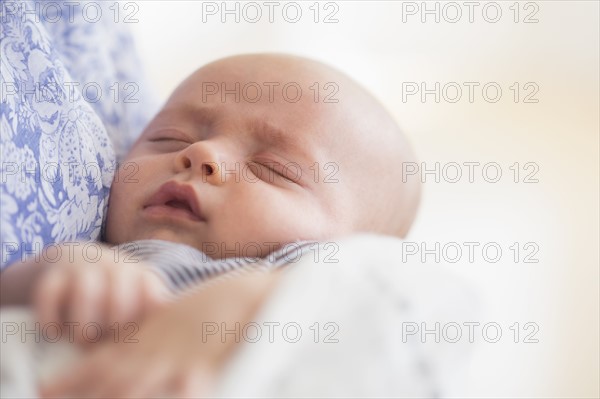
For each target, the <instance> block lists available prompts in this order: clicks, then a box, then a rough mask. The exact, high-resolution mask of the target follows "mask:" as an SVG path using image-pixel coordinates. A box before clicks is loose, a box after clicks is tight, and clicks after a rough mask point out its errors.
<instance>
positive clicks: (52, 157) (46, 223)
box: [0, 1, 156, 268]
mask: <svg viewBox="0 0 600 399" xmlns="http://www.w3.org/2000/svg"><path fill="white" fill-rule="evenodd" d="M111 7H112V8H111ZM115 7H122V4H120V3H117V2H55V1H53V2H44V1H14V2H11V1H2V2H1V3H0V178H1V179H0V244H1V248H0V251H1V254H0V255H1V259H0V267H2V268H4V267H5V266H7V265H10V264H11V263H13V262H15V261H18V260H20V259H22V258H25V257H26V256H28V255H31V254H33V253H37V252H39V251H40V250H41V248H42V247H43V246H45V245H47V244H50V243H54V242H65V241H75V240H77V241H81V240H95V239H98V238H99V236H100V233H101V226H102V222H103V218H104V214H105V211H106V205H107V200H108V193H109V188H110V184H111V181H112V178H113V174H114V172H115V170H116V165H117V161H118V159H120V157H121V156H122V155H123V154H124V153H125V152H126V150H127V148H128V147H129V146H130V145H131V144H132V142H133V141H134V140H135V138H136V137H137V135H138V134H139V133H140V132H141V130H142V128H143V126H144V125H145V123H146V122H147V121H148V120H149V119H150V117H151V116H152V113H153V111H154V110H155V109H156V103H155V102H154V101H151V100H150V99H151V98H152V97H151V96H149V95H148V94H147V93H148V92H151V90H149V88H148V86H145V85H144V84H143V82H142V81H141V80H140V76H141V74H140V63H139V61H138V59H137V57H136V55H135V51H134V46H133V42H132V38H131V36H130V35H129V33H128V30H127V28H128V26H127V25H126V24H125V23H124V21H123V19H122V18H121V20H117V22H115V18H114V16H115V15H116V14H115ZM98 10H99V11H98ZM95 11H97V12H95Z"/></svg>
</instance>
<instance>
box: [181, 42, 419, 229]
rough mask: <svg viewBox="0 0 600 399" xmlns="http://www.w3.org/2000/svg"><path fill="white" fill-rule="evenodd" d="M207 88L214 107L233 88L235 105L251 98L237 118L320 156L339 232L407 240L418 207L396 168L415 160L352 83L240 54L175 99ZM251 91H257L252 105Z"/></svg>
mask: <svg viewBox="0 0 600 399" xmlns="http://www.w3.org/2000/svg"><path fill="white" fill-rule="evenodd" d="M207 82H212V83H216V84H217V85H215V87H218V88H219V90H221V93H217V94H216V96H217V97H215V98H219V97H218V96H219V94H220V95H221V97H220V99H221V100H222V101H221V102H231V101H233V97H232V96H231V95H230V94H231V91H232V90H234V85H235V83H240V89H239V90H240V91H241V92H242V96H241V98H240V102H242V103H243V102H244V101H245V100H248V98H247V97H251V101H246V103H248V104H247V105H249V106H250V108H251V110H250V108H241V107H239V108H238V109H237V110H236V113H237V114H244V113H246V112H249V113H250V112H251V113H252V114H253V115H259V116H260V117H261V118H263V119H265V120H266V121H268V122H272V123H273V124H275V125H279V126H283V129H284V130H286V131H289V132H291V134H292V135H293V136H294V139H296V140H298V141H299V142H300V143H301V144H304V145H306V146H310V145H312V146H313V147H315V152H316V153H317V154H320V155H321V157H320V158H319V157H317V158H316V159H317V160H318V161H319V162H320V169H321V170H320V172H321V175H320V180H322V182H323V183H325V184H324V185H325V186H326V189H328V190H330V191H331V192H334V193H335V196H336V203H335V205H330V207H329V209H327V211H328V212H329V214H330V215H334V216H335V220H336V222H337V223H338V225H339V226H344V227H343V228H342V231H341V232H343V233H349V232H359V231H367V232H376V233H382V234H389V235H394V236H398V237H404V236H405V235H406V233H407V232H408V230H409V228H410V226H411V224H412V222H413V220H414V218H415V215H416V211H417V208H418V204H419V199H420V184H419V182H418V181H417V180H415V179H410V181H409V182H402V167H403V163H405V162H414V161H415V156H414V153H413V151H412V149H411V146H410V144H409V142H408V141H407V139H406V137H405V135H404V134H403V133H402V131H401V130H400V128H399V127H398V125H397V123H396V122H395V121H394V119H393V117H392V116H391V115H390V114H389V113H388V112H387V110H386V109H385V108H384V107H383V106H382V104H381V103H380V102H379V101H378V100H377V99H375V98H374V97H373V96H372V95H371V94H370V93H369V92H368V91H367V90H366V89H365V88H363V87H362V86H361V85H359V84H358V83H357V82H356V81H354V80H353V79H352V78H350V77H349V76H347V75H346V74H344V73H342V72H340V71H339V70H337V69H335V68H332V67H331V66H328V65H326V64H323V63H321V62H318V61H315V60H312V59H308V58H303V57H298V56H292V55H285V54H247V55H236V56H232V57H228V58H224V59H220V60H218V61H215V62H212V63H210V64H208V65H205V66H204V67H202V68H200V69H199V70H198V71H197V72H196V73H194V74H193V75H192V76H191V77H190V78H188V80H186V81H185V82H184V83H183V84H182V85H181V86H180V87H179V88H178V89H177V91H176V92H175V93H174V96H175V95H177V94H180V93H181V91H186V90H197V88H198V87H200V85H201V84H202V87H204V86H206V83H207ZM252 84H254V86H253V85H252ZM254 87H261V88H262V94H261V95H260V96H259V97H258V99H256V98H257V97H256V96H255V92H254ZM244 88H248V91H246V93H245V94H244V90H245V89H244ZM298 88H300V90H301V96H300V98H299V99H298V96H297V93H298ZM223 90H229V91H230V94H227V93H225V94H223V92H222V91H223ZM248 93H250V94H248ZM205 94H206V93H203V94H202V95H205ZM196 95H199V94H198V93H196ZM228 96H229V97H228ZM277 96H283V97H284V99H285V101H278V98H277ZM272 97H274V98H272ZM279 100H280V99H279ZM274 115H276V116H274Z"/></svg>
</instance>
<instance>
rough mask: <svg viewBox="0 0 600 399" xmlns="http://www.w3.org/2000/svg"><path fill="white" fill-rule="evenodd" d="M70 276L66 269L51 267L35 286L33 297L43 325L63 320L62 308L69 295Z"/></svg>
mask: <svg viewBox="0 0 600 399" xmlns="http://www.w3.org/2000/svg"><path fill="white" fill-rule="evenodd" d="M69 278H70V276H69V273H68V272H67V271H65V270H64V269H59V268H56V269H50V270H48V271H46V273H45V274H44V276H43V277H42V279H41V280H40V282H39V284H37V286H36V287H35V289H34V291H33V298H32V299H33V303H34V309H35V311H36V313H37V317H38V320H39V321H40V323H42V325H46V324H48V323H56V322H58V321H59V320H62V317H61V316H62V310H63V308H64V305H65V302H66V300H67V298H68V296H69V292H68V286H69Z"/></svg>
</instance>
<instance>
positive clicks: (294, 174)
mask: <svg viewBox="0 0 600 399" xmlns="http://www.w3.org/2000/svg"><path fill="white" fill-rule="evenodd" d="M290 82H294V84H293V85H288V91H287V93H285V94H286V95H287V97H285V96H284V93H282V88H283V86H284V85H286V84H288V83H290ZM315 83H318V85H319V87H320V92H319V100H318V101H315V86H314V85H315ZM327 83H328V82H327V81H323V79H322V78H320V77H319V76H316V75H314V74H312V73H311V72H309V71H308V70H306V71H305V70H304V69H303V68H302V67H300V66H294V63H290V62H289V61H282V60H279V59H278V58H276V57H274V58H272V59H271V58H269V57H267V58H261V57H260V56H256V57H254V58H253V57H250V58H244V57H242V58H239V59H238V58H237V57H236V58H231V59H226V60H224V61H220V62H217V63H214V64H211V65H208V66H206V67H204V68H202V69H200V70H199V71H197V72H196V73H194V74H193V75H192V76H191V77H189V78H188V79H187V80H186V81H185V82H184V83H183V84H182V85H181V86H180V87H179V88H178V89H177V90H176V91H175V93H174V94H173V95H172V96H171V98H170V99H169V101H168V102H167V104H166V105H165V106H164V108H163V109H162V110H161V112H160V113H159V114H158V115H157V116H156V117H155V118H154V120H153V121H152V122H151V123H150V124H149V125H148V126H147V128H146V129H145V130H144V132H143V133H142V135H141V137H140V138H139V140H138V141H137V142H136V143H135V145H134V146H133V148H132V149H131V151H130V153H129V154H128V156H127V159H126V160H125V161H124V162H123V163H122V164H121V169H120V170H119V173H118V175H117V176H116V178H115V181H114V183H113V185H112V189H111V196H110V202H109V210H108V219H107V225H106V239H107V241H109V242H112V243H123V242H127V241H133V240H138V239H162V240H167V241H174V242H180V243H184V244H187V245H190V246H193V247H196V248H198V249H200V250H202V251H204V252H206V253H207V255H209V256H211V257H215V258H222V257H230V256H265V255H266V254H268V253H269V252H270V251H272V250H273V249H274V248H275V247H279V246H282V245H284V244H285V243H289V242H292V241H295V240H298V239H315V240H323V239H325V238H330V237H332V236H335V235H340V234H345V233H348V232H351V231H352V230H354V229H355V228H356V225H355V219H356V218H355V217H354V214H355V212H353V209H354V210H355V209H356V207H357V206H360V205H362V204H358V203H357V202H356V195H353V194H352V193H353V191H354V192H356V191H355V190H356V189H357V188H359V182H358V181H357V180H358V179H359V176H358V175H357V174H356V173H351V171H352V170H353V169H354V168H352V167H350V166H349V165H351V164H352V163H353V162H352V161H353V157H355V156H357V155H358V153H357V151H360V145H357V142H356V140H355V138H354V137H353V136H354V135H355V134H354V133H353V132H352V126H350V124H351V121H350V120H349V119H348V118H347V113H348V110H349V108H348V107H346V106H344V104H340V103H341V102H343V96H342V94H343V93H341V90H342V88H341V87H339V86H337V87H338V88H339V89H340V93H339V94H338V95H337V99H338V103H325V102H324V101H323V100H324V98H325V96H327V95H329V94H331V93H332V92H333V91H334V88H335V87H336V82H332V83H333V85H330V86H328V87H327V90H325V89H324V85H325V84H327ZM245 85H247V86H246V91H244V86H245ZM296 85H297V86H296ZM236 86H238V87H239V89H238V90H237V91H236V90H235V88H236ZM257 86H259V87H260V88H261V89H262V95H260V97H258V96H257V90H256V87H257ZM292 86H295V87H292ZM311 86H312V87H313V88H312V89H311ZM270 87H273V91H272V93H270ZM297 87H300V88H301V89H302V95H301V97H300V99H299V101H297V102H292V100H293V99H294V97H295V96H296V90H295V88H297ZM215 90H217V92H216V93H215V94H210V93H213V92H214V91H215ZM223 90H229V91H230V92H229V94H224V97H222V94H223ZM236 92H237V93H238V94H239V101H236V98H235V97H236V94H235V93H236ZM257 97H258V99H257ZM333 98H336V97H333ZM252 101H255V102H252ZM364 166H366V165H364Z"/></svg>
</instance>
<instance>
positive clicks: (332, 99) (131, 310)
mask: <svg viewBox="0 0 600 399" xmlns="http://www.w3.org/2000/svg"><path fill="white" fill-rule="evenodd" d="M412 161H414V156H413V153H412V151H411V148H410V146H409V144H408V142H407V141H406V139H405V137H404V136H403V134H402V133H401V131H400V129H399V128H398V126H397V124H396V123H395V122H394V120H393V118H392V117H391V116H390V115H389V114H388V113H387V112H386V110H385V109H384V108H383V107H382V106H381V105H380V104H379V103H378V102H377V100H375V99H374V98H373V97H372V96H371V95H370V94H369V93H368V92H367V91H366V90H365V89H363V88H362V87H360V86H359V85H358V84H357V83H356V82H354V81H353V80H352V79H350V78H349V77H347V76H345V75H343V74H342V73H340V72H339V71H337V70H335V69H333V68H331V67H329V66H326V65H323V64H321V63H319V62H316V61H313V60H309V59H305V58H301V57H295V56H289V55H278V54H256V55H241V56H234V57H229V58H225V59H222V60H218V61H216V62H213V63H211V64H208V65H206V66H204V67H202V68H200V69H199V70H197V71H196V72H194V73H193V74H192V75H191V76H190V77H188V78H187V79H186V80H185V81H184V82H183V83H182V84H181V85H180V86H179V87H178V88H177V89H176V90H175V92H174V93H173V94H172V95H171V97H170V98H169V100H168V101H167V103H166V104H165V106H164V107H163V108H162V110H161V111H160V112H159V113H158V114H157V115H156V117H155V118H154V119H153V120H152V121H151V123H150V124H149V125H148V126H147V127H146V129H145V130H144V132H143V133H142V134H141V136H140V137H139V139H138V140H137V142H136V143H135V144H134V145H133V147H132V148H131V150H130V152H129V154H128V155H127V157H126V159H125V160H124V162H123V163H122V164H121V168H120V169H119V171H118V172H117V173H116V175H115V179H114V182H113V184H112V187H111V193H110V200H109V206H108V214H107V218H106V224H105V229H104V241H105V242H106V244H107V246H106V247H105V248H106V249H107V250H106V251H103V253H102V257H101V259H100V260H99V261H97V262H95V263H90V262H86V261H85V260H84V259H83V257H82V256H78V255H77V251H71V252H73V257H70V258H71V259H64V260H61V261H59V262H56V263H53V264H48V265H40V264H36V263H35V262H33V261H29V262H25V263H24V264H22V265H13V266H12V267H9V268H8V269H7V270H6V271H5V272H3V273H2V275H1V276H2V277H1V284H2V304H3V305H5V304H10V303H17V302H25V303H28V302H30V301H31V303H32V304H33V306H34V307H35V309H36V312H37V315H38V316H39V319H40V321H41V322H43V323H48V322H56V321H60V322H64V321H67V320H68V321H70V322H77V323H80V324H81V325H84V324H85V323H87V322H91V321H94V322H98V323H100V324H101V325H105V326H110V325H112V324H113V323H115V322H118V323H125V322H127V321H132V320H142V319H144V318H145V317H147V316H148V315H149V314H151V313H152V312H154V311H157V312H158V311H162V310H164V309H165V308H169V306H172V303H173V302H174V301H175V302H177V301H182V302H185V300H184V299H175V300H174V299H173V298H174V297H173V294H174V293H180V292H183V291H184V290H186V289H188V288H190V287H194V286H196V285H198V284H200V283H201V282H203V281H206V280H208V279H210V278H213V277H215V276H219V275H228V274H231V273H230V272H235V271H240V270H259V269H262V270H273V269H278V268H279V266H282V265H285V264H287V263H289V259H290V258H291V257H290V252H291V251H294V252H298V251H300V252H303V251H307V250H308V248H313V247H312V245H313V243H317V242H320V243H323V242H326V241H331V240H335V239H337V238H339V237H342V236H346V235H349V234H352V233H357V232H375V233H381V234H387V235H392V236H397V237H404V236H405V234H406V233H407V231H408V229H409V227H410V225H411V223H412V221H413V219H414V217H415V213H416V209H417V206H418V202H419V183H418V181H416V180H414V181H409V182H405V183H403V182H402V181H401V179H400V178H399V176H400V173H401V168H402V164H403V162H412ZM132 171H133V172H132ZM109 246H113V247H114V248H113V249H109ZM115 248H117V249H122V250H123V252H125V251H129V252H128V253H130V254H132V256H131V257H128V256H120V257H116V256H115V250H114V249H115ZM63 253H68V251H64V252H63ZM294 257H295V256H294ZM127 259H130V260H131V259H135V260H136V261H135V262H131V261H129V262H127V261H126V260H127ZM40 266H43V267H40ZM266 274H277V273H266ZM272 281H274V280H271V279H270V278H267V277H265V278H263V277H257V276H256V275H254V274H250V275H248V276H246V277H238V278H233V279H232V280H231V281H229V282H226V283H222V284H220V285H214V286H211V288H207V289H206V290H204V292H203V293H202V295H204V297H203V298H204V301H205V302H206V301H207V300H209V298H213V297H211V296H210V295H213V296H217V297H222V296H224V294H223V293H224V292H229V293H230V294H231V293H233V297H235V298H239V299H237V302H236V303H237V304H238V305H236V304H234V303H233V302H232V305H231V306H232V307H231V309H234V308H235V307H236V306H237V308H236V309H235V310H232V311H231V317H238V316H239V317H241V318H245V317H250V316H248V315H250V314H252V312H253V311H255V310H256V308H257V307H258V306H259V304H260V301H261V300H262V299H264V298H263V294H261V292H266V291H268V288H269V287H271V286H272V285H273V284H275V283H273V282H272ZM228 289H229V291H227V290H228ZM244 293H248V295H249V296H248V298H258V299H256V300H244V299H243V298H244ZM261 298H262V299H261ZM189 300H191V299H188V301H189ZM181 306H183V305H181ZM189 306H191V305H189ZM204 307H206V305H205V306H204ZM187 309H195V310H194V311H193V312H194V313H196V312H197V313H198V314H202V311H201V309H202V306H199V307H193V306H191V307H189V308H187ZM221 311H223V310H222V309H221ZM208 312H210V310H208ZM172 313H176V312H172ZM171 317H175V316H171ZM198 317H199V316H198ZM203 317H206V316H203ZM228 317H229V316H228ZM75 336H77V335H75ZM159 343H161V342H160V341H159V342H156V344H159ZM228 351H229V349H228ZM219 359H221V357H219ZM80 377H81V376H80ZM82 378H83V377H82ZM155 380H159V379H155ZM82 381H83V380H82V379H81V378H80V380H79V382H76V381H75V380H74V379H72V378H71V379H70V380H69V379H68V378H67V380H62V381H59V382H56V384H55V385H54V386H53V387H50V388H49V389H48V390H47V391H46V393H47V394H48V395H50V396H52V395H61V394H66V393H71V394H74V393H75V394H77V395H85V394H90V392H94V394H98V395H111V394H122V391H119V390H118V389H117V390H112V391H102V390H99V389H100V388H98V389H97V390H95V391H94V390H91V391H90V390H89V388H90V386H91V385H90V383H89V382H88V383H86V384H84V383H82ZM77 384H79V385H77ZM143 386H144V384H141V383H140V384H137V385H136V387H137V389H141V388H140V387H143ZM148 392H153V391H145V392H144V393H145V394H147V393H148Z"/></svg>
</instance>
